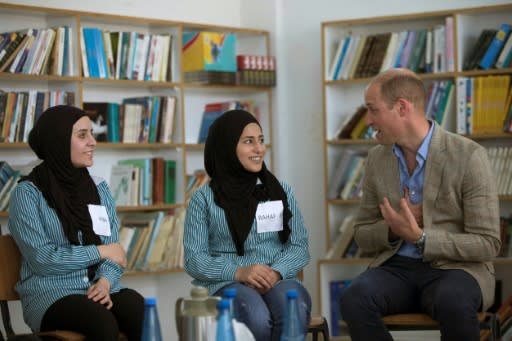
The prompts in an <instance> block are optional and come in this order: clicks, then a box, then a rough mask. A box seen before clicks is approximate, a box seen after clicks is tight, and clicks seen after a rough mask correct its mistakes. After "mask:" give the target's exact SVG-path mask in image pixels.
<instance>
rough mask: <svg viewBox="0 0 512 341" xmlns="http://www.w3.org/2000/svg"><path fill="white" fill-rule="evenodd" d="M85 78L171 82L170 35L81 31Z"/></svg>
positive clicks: (84, 28)
mask: <svg viewBox="0 0 512 341" xmlns="http://www.w3.org/2000/svg"><path fill="white" fill-rule="evenodd" d="M80 39H81V43H82V44H81V46H82V68H83V74H84V76H85V77H91V78H104V79H105V78H107V79H131V80H140V81H142V80H144V81H162V82H165V81H170V80H171V69H172V62H171V56H172V53H171V49H172V41H173V39H172V36H171V35H170V34H148V33H140V32H123V31H119V32H111V31H108V30H102V29H101V28H97V27H83V28H81V29H80Z"/></svg>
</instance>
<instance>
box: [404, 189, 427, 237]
mask: <svg viewBox="0 0 512 341" xmlns="http://www.w3.org/2000/svg"><path fill="white" fill-rule="evenodd" d="M405 199H406V202H407V206H409V209H410V210H411V212H412V215H413V216H414V219H416V223H417V224H418V226H419V227H421V228H423V205H422V203H421V202H420V203H419V204H413V203H412V202H411V198H410V196H409V188H407V187H406V188H405Z"/></svg>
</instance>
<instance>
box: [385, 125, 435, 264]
mask: <svg viewBox="0 0 512 341" xmlns="http://www.w3.org/2000/svg"><path fill="white" fill-rule="evenodd" d="M433 131H434V124H432V122H431V124H430V129H429V131H428V134H427V136H426V137H425V139H424V140H423V142H422V143H421V145H420V148H419V149H418V152H417V153H416V162H417V165H416V168H414V171H413V172H412V175H409V172H408V170H407V163H406V162H405V156H404V153H403V151H402V149H401V148H400V146H398V145H396V144H395V145H394V146H393V152H394V153H395V155H396V157H397V158H398V169H399V171H400V191H401V192H402V193H405V189H406V188H408V189H409V197H410V200H411V202H412V203H413V204H419V203H421V202H422V201H423V184H424V177H425V161H426V160H427V156H428V147H429V145H430V140H432V133H433ZM398 254H399V255H401V256H406V257H412V258H421V257H422V254H421V252H420V250H419V249H418V248H417V247H416V246H415V245H414V244H412V243H409V242H404V243H403V244H402V246H401V247H400V250H398Z"/></svg>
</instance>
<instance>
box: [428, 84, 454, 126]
mask: <svg viewBox="0 0 512 341" xmlns="http://www.w3.org/2000/svg"><path fill="white" fill-rule="evenodd" d="M454 92H455V91H454V86H453V81H452V80H441V81H434V82H432V83H431V84H430V85H429V87H428V89H427V107H426V109H425V114H426V116H427V118H429V119H431V120H432V121H436V122H437V123H439V125H441V126H442V127H444V128H446V129H448V130H451V129H453V127H452V124H451V122H452V115H451V112H452V110H451V108H453V96H454Z"/></svg>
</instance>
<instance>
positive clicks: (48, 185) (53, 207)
mask: <svg viewBox="0 0 512 341" xmlns="http://www.w3.org/2000/svg"><path fill="white" fill-rule="evenodd" d="M29 145H30V147H31V148H32V150H33V151H34V152H35V153H36V155H37V156H38V157H39V158H40V159H41V160H43V162H42V163H40V164H39V165H38V166H36V167H35V168H34V169H33V170H32V172H31V173H30V174H29V175H28V176H26V177H24V178H22V179H21V180H20V182H19V184H18V185H17V186H16V188H15V189H14V191H13V194H12V196H11V201H10V206H9V230H10V232H11V234H12V236H13V237H14V239H15V241H16V244H17V245H18V247H19V248H20V251H21V254H22V264H21V280H20V282H19V283H18V284H17V286H16V290H17V291H18V293H19V294H20V297H21V303H22V307H23V316H24V319H25V321H26V323H27V324H28V325H29V326H30V328H31V329H32V330H34V331H48V330H57V329H61V330H63V329H64V330H72V331H77V332H79V333H82V334H84V335H85V336H86V337H87V340H102V341H105V340H117V338H118V334H119V331H121V332H123V333H124V334H125V335H126V336H127V337H128V339H129V340H133V341H135V340H136V341H139V340H140V336H141V330H142V320H143V314H144V299H143V297H142V296H141V295H140V294H138V293H137V292H136V291H134V290H131V289H127V288H122V286H121V283H120V279H121V276H122V274H123V268H124V266H125V265H126V253H125V252H124V250H123V248H122V246H121V245H120V244H119V243H118V232H119V231H118V230H119V221H118V219H117V215H116V210H115V205H114V200H113V198H112V195H111V193H110V190H109V188H108V186H107V183H106V182H105V181H104V180H102V179H99V178H95V177H91V176H90V175H89V171H88V170H87V167H89V166H91V165H92V164H93V152H94V147H95V145H96V141H95V139H94V137H93V136H92V129H91V121H90V120H89V117H88V116H87V115H86V114H85V112H84V111H82V110H80V109H78V108H75V107H71V106H64V105H60V106H55V107H51V108H49V109H47V110H46V111H45V112H44V113H43V114H42V115H41V117H40V118H39V120H38V121H37V122H36V124H35V125H34V128H33V129H32V130H31V132H30V135H29Z"/></svg>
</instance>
